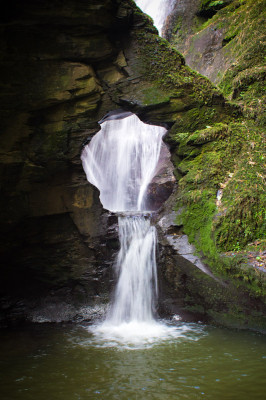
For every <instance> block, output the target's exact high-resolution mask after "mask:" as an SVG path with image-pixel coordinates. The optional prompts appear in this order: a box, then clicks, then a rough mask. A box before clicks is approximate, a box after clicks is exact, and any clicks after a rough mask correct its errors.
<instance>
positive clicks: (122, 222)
mask: <svg viewBox="0 0 266 400" xmlns="http://www.w3.org/2000/svg"><path fill="white" fill-rule="evenodd" d="M165 132H166V129H165V128H162V127H158V126H153V125H147V124H144V123H142V122H141V121H140V120H139V118H138V117H136V115H134V114H130V115H129V116H128V117H127V118H122V119H111V120H110V119H107V120H104V121H103V122H102V124H101V130H100V131H99V132H98V133H97V134H96V135H95V136H94V137H93V138H92V140H91V142H90V143H89V144H88V145H87V146H86V147H85V148H84V150H83V152H82V155H81V159H82V163H83V168H84V170H85V172H86V175H87V179H88V181H89V182H91V183H92V184H94V185H95V186H96V187H97V188H98V189H99V190H100V199H101V202H102V204H103V206H104V207H105V208H106V209H108V210H111V211H113V212H117V213H118V227H119V240H120V251H119V253H118V256H117V260H116V263H115V270H116V274H117V284H116V288H115V291H114V296H113V301H112V302H111V306H110V310H109V312H108V314H107V317H106V320H105V321H104V322H103V323H101V324H100V325H97V326H96V327H94V328H93V329H94V332H95V333H97V334H98V335H99V334H103V336H104V339H105V341H106V338H107V339H110V340H111V338H114V337H116V338H117V337H118V338H119V340H120V341H121V340H122V339H123V340H124V339H126V340H129V339H130V340H131V341H132V340H133V341H136V339H138V340H142V339H143V338H145V339H148V340H149V341H150V340H151V337H156V338H157V337H161V336H162V335H165V332H166V327H165V325H163V324H161V323H159V322H157V321H156V320H155V318H154V305H155V300H156V296H157V271H156V269H157V267H156V245H157V238H156V229H155V227H154V226H152V225H151V222H150V214H149V213H148V212H147V211H148V210H146V190H147V187H148V185H149V183H150V182H151V180H152V178H153V176H154V174H155V171H156V166H157V163H158V160H159V155H160V150H161V145H162V137H163V135H164V134H165ZM168 331H169V329H168ZM167 334H168V333H167Z"/></svg>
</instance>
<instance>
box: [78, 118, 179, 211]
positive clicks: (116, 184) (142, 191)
mask: <svg viewBox="0 0 266 400" xmlns="http://www.w3.org/2000/svg"><path fill="white" fill-rule="evenodd" d="M99 123H100V125H101V130H100V131H99V132H98V133H97V134H96V135H95V136H94V137H93V138H92V139H91V141H90V142H89V144H87V145H86V146H85V147H84V148H83V151H82V154H81V160H82V164H83V168H84V171H85V173H86V176H87V180H88V181H89V182H90V183H92V184H93V185H94V186H96V187H97V188H98V189H99V191H100V200H101V202H102V205H103V207H104V208H105V209H107V210H110V211H112V212H126V211H129V212H130V211H134V212H136V211H137V212H138V211H139V212H143V211H155V210H158V209H159V208H160V207H161V205H162V204H163V203H164V202H165V200H167V198H168V197H169V196H170V194H171V193H172V191H173V187H174V184H175V177H174V175H173V165H172V163H171V161H170V152H169V150H168V148H167V146H166V144H165V143H164V142H163V140H162V139H163V136H164V135H165V134H166V132H167V130H166V129H165V128H163V127H161V126H156V125H149V124H145V123H144V122H142V121H141V120H140V119H139V118H138V117H137V116H136V115H135V114H132V113H131V112H117V111H115V112H110V113H108V114H107V115H106V116H105V117H104V118H103V119H102V120H101V121H99Z"/></svg>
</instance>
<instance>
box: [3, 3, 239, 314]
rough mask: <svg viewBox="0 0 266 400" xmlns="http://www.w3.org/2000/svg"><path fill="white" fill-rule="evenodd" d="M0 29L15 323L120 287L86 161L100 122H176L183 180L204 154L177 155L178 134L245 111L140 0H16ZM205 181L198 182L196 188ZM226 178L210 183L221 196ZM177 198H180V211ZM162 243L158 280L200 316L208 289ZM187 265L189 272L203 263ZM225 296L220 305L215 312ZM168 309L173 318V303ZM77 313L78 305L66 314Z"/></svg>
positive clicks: (110, 223)
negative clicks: (120, 117)
mask: <svg viewBox="0 0 266 400" xmlns="http://www.w3.org/2000/svg"><path fill="white" fill-rule="evenodd" d="M0 29H1V61H0V68H1V79H0V80H1V94H0V112H1V152H0V171H1V214H0V222H1V227H2V229H1V232H2V236H1V249H0V250H1V260H2V265H3V267H2V269H1V272H0V273H1V278H2V279H1V285H0V290H1V296H2V299H3V301H2V305H3V310H4V314H5V315H8V318H13V317H14V318H15V319H16V318H17V317H18V316H20V317H23V313H26V316H28V314H29V309H32V310H33V314H34V310H36V309H38V307H42V308H43V310H47V309H49V307H50V309H51V310H52V309H53V304H55V303H56V302H58V301H61V302H63V303H64V304H66V305H70V304H71V305H75V304H77V305H78V304H84V303H86V304H91V305H95V304H96V303H97V299H98V298H99V297H100V300H101V301H102V300H103V299H104V298H105V297H108V294H109V292H110V289H111V287H112V272H111V268H110V266H111V263H112V260H113V257H114V255H115V253H116V251H117V245H118V244H117V233H116V225H115V223H116V220H115V217H113V216H110V215H109V214H108V212H107V211H106V210H103V208H102V206H101V204H100V201H99V193H98V191H97V190H96V189H95V188H94V187H92V186H91V185H90V184H89V183H88V182H87V181H86V178H85V174H84V172H83V170H82V167H81V162H80V153H81V150H82V147H83V145H84V144H85V143H87V141H88V140H90V138H91V137H92V136H93V135H94V134H95V133H96V132H97V131H98V130H99V124H98V121H99V120H101V119H102V118H103V117H104V116H105V115H106V114H107V113H108V112H109V111H113V110H116V109H124V110H128V111H131V112H134V113H136V114H137V115H138V116H139V117H140V118H141V119H142V120H144V121H145V122H148V123H153V124H160V125H164V126H166V127H168V128H171V127H172V128H171V132H170V135H169V139H168V141H169V143H170V145H171V147H172V153H173V160H174V162H175V166H176V171H175V173H176V176H177V178H178V179H180V176H186V175H187V172H188V169H187V168H186V167H185V166H184V164H183V166H180V161H182V159H184V158H186V157H187V156H188V154H187V151H188V150H189V151H190V150H192V152H194V153H193V154H194V155H196V154H198V150H199V147H198V144H197V140H196V141H195V138H193V143H192V148H191V149H190V147H189V149H187V147H186V146H183V147H182V146H181V150H180V146H179V144H180V143H181V139H182V140H185V141H186V136H184V135H183V136H182V132H185V133H187V134H188V135H190V134H191V132H194V131H196V130H200V132H201V130H202V129H203V130H204V129H206V127H207V129H208V126H211V125H213V124H215V123H217V124H220V123H223V124H225V125H226V124H229V123H231V122H232V121H233V120H234V119H235V118H236V117H239V116H240V113H239V109H238V108H236V107H234V106H232V105H231V104H229V103H226V101H225V99H224V97H223V95H222V94H221V92H220V91H219V90H218V89H217V88H215V87H214V86H213V85H212V83H211V82H210V81H209V80H207V79H206V78H204V77H203V76H201V75H199V74H198V73H196V72H194V71H191V70H190V69H189V68H188V67H187V66H186V65H185V61H184V57H183V56H182V55H181V54H180V53H178V52H177V51H175V50H174V49H173V48H172V47H171V46H170V45H169V43H168V42H167V41H166V40H164V39H161V38H159V37H158V36H157V31H156V29H155V28H154V27H153V25H152V23H151V21H150V19H149V18H148V17H147V16H144V15H143V14H142V13H141V12H140V10H139V9H138V8H137V7H136V6H135V3H134V2H133V1H131V0H124V1H122V0H94V1H90V2H88V1H85V0H78V1H75V2H74V1H72V0H65V1H61V0H53V1H50V2H45V1H44V0H37V1H36V0H35V1H33V0H26V1H24V2H23V3H22V2H20V1H15V0H13V1H10V2H9V3H7V4H6V5H5V8H4V9H3V13H2V14H1V25H0ZM219 132H220V131H219V130H218V133H217V132H216V130H215V132H214V137H215V138H217V135H218V136H219V135H220V134H221V139H222V138H223V137H224V133H223V131H221V132H220V133H219ZM180 135H181V138H180ZM207 136H208V135H207ZM204 138H205V136H204ZM196 139H197V138H196ZM204 140H205V139H204ZM194 141H195V143H194ZM204 143H205V142H204ZM189 145H190V143H189ZM194 145H195V147H196V150H194V147H193V146H194ZM193 154H192V159H193V158H194V155H193ZM202 165H203V167H204V168H205V164H199V168H202ZM208 165H209V164H208ZM217 166H218V164H217ZM193 168H194V167H193ZM193 168H191V169H192V171H194V169H193ZM208 168H209V167H208ZM180 174H181V175H180ZM187 179H188V177H187V178H184V180H187ZM206 179H207V178H206ZM184 180H183V182H184ZM197 180H198V178H197V179H196V180H195V179H194V176H192V185H193V184H194V183H195V182H196V184H197ZM203 181H204V180H203ZM218 183H219V182H216V181H215V182H214V183H213V185H214V186H213V187H212V192H211V196H212V197H215V196H214V193H215V189H216V188H217V185H218ZM190 184H191V182H190ZM180 187H181V189H182V181H181V186H180ZM186 188H188V191H190V190H191V188H190V186H189V185H187V186H186ZM150 189H151V191H152V192H154V193H155V192H156V190H155V189H156V188H152V187H151V188H150ZM192 189H193V190H191V193H193V196H194V188H192ZM180 193H181V195H182V193H183V192H182V190H181V192H180V191H179V192H178V191H177V192H176V193H175V194H174V197H173V199H174V200H173V201H174V204H176V203H177V202H178V201H179V195H180ZM193 196H192V197H193ZM181 197H182V196H181ZM188 197H189V196H188ZM193 198H194V197H193ZM194 200H195V199H194ZM211 201H213V199H211ZM207 204H208V203H207ZM173 208H176V206H174V205H173V206H171V210H170V209H169V210H168V209H167V207H166V211H165V212H166V213H170V212H171V211H172V209H173ZM175 224H176V223H174V225H175ZM181 225H182V224H181ZM181 225H180V226H181ZM208 227H209V225H208ZM174 229H175V228H174ZM191 238H192V240H193V237H192V236H191ZM163 241H164V240H162V246H165V249H166V250H165V251H166V253H164V252H162V257H164V258H163V259H165V260H166V259H167V260H168V261H167V263H165V264H163V265H162V268H161V271H162V275H161V276H162V279H163V280H164V282H166V283H165V284H166V286H167V287H168V286H169V288H170V289H167V290H165V293H166V292H167V293H168V294H165V298H167V296H168V297H169V296H170V297H169V298H173V297H176V298H177V299H179V300H177V303H178V302H179V303H180V307H181V308H182V307H183V308H186V307H190V309H191V302H193V301H195V302H196V301H197V300H196V299H201V298H202V297H201V296H200V295H199V293H200V291H201V290H202V288H201V286H200V285H198V286H197V285H195V290H194V289H193V290H192V286H191V283H190V282H191V280H190V279H188V280H187V282H188V283H189V284H188V285H186V282H185V278H184V273H182V268H183V266H180V267H178V262H177V260H176V255H174V256H173V257H172V255H171V254H170V253H171V252H172V250H169V248H168V245H165V244H163ZM199 243H201V242H199ZM169 252H170V253H169ZM169 257H170V259H169ZM181 259H182V257H181ZM173 260H174V261H173ZM179 261H180V259H179ZM182 265H183V264H182ZM189 265H190V266H189V267H188V269H189V270H191V268H192V269H193V268H194V269H195V268H196V267H193V265H192V264H189ZM180 268H181V270H180ZM180 271H181V272H180ZM197 274H201V278H195V279H196V281H197V282H200V281H201V280H202V279H203V280H204V278H203V276H204V275H202V274H204V273H203V272H201V271H199V272H197ZM185 275H186V274H185ZM191 279H192V278H191ZM195 279H194V278H193V279H192V282H194V281H195ZM167 282H168V283H167ZM180 285H181V286H183V289H182V290H181V291H179V292H178V288H180ZM186 288H187V290H188V291H187V292H186ZM185 292H186V293H189V296H188V297H189V301H188V303H186V300H185V298H186V296H185V297H184V296H183V294H184V293H185ZM177 293H179V294H177ZM182 299H183V300H182ZM223 301H224V300H221V299H218V300H217V302H216V303H217V304H216V306H215V307H214V309H215V310H216V311H217V310H219V309H220V308H221V304H222V303H223ZM166 303H167V301H166ZM210 303H211V302H210ZM63 308H64V309H66V307H63ZM162 308H163V309H164V310H163V312H165V310H166V309H167V306H166V307H162ZM12 310H13V313H12ZM240 310H241V307H240ZM174 311H176V309H175V310H174ZM51 313H52V314H53V312H52V311H51ZM204 313H205V314H206V312H205V311H204ZM204 313H203V314H204ZM207 314H208V315H209V317H210V315H211V313H210V312H209V313H207ZM73 315H75V310H74V311H73V310H72V309H71V310H70V311H69V313H66V315H65V317H64V318H65V319H70V318H72V317H73ZM23 318H24V317H23ZM64 318H63V319H64ZM215 318H216V317H215V316H214V317H213V319H215ZM33 319H34V318H33ZM48 319H49V318H48ZM51 319H52V320H62V317H60V316H56V317H53V318H50V320H51ZM216 319H217V318H216ZM35 320H36V318H35ZM37 320H38V318H37Z"/></svg>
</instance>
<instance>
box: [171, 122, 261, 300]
mask: <svg viewBox="0 0 266 400" xmlns="http://www.w3.org/2000/svg"><path fill="white" fill-rule="evenodd" d="M262 133H263V132H262V131H261V130H260V129H259V128H257V127H256V126H255V125H254V124H253V123H251V122H249V123H247V122H243V121H242V122H239V123H236V122H234V123H229V124H224V123H217V124H215V125H213V126H210V127H207V128H205V129H201V130H198V131H194V132H175V134H174V133H173V132H172V135H171V141H172V143H175V144H176V149H175V154H176V155H177V156H178V157H177V158H176V164H175V165H176V168H177V170H178V171H179V172H180V174H181V175H180V177H179V182H178V183H179V192H178V196H177V204H176V208H177V209H182V210H183V211H182V213H181V214H180V215H179V216H178V220H177V223H178V225H182V226H183V230H184V232H185V233H186V234H187V235H188V237H189V240H190V242H191V243H194V245H195V247H196V249H197V251H198V252H199V253H200V254H201V255H202V256H203V257H204V258H205V259H206V261H207V263H208V264H209V265H211V266H212V268H213V270H216V271H217V272H218V273H222V274H227V275H229V276H231V277H232V278H233V279H235V281H236V283H237V284H244V285H246V286H247V287H248V290H250V291H251V292H252V293H253V295H255V296H261V295H263V294H264V293H265V281H264V280H263V279H261V276H260V275H259V274H258V273H257V272H256V271H254V268H251V269H250V268H247V266H246V260H243V259H241V258H240V259H239V258H235V257H233V258H230V257H222V256H221V254H223V252H224V251H230V250H234V249H235V248H236V246H237V247H238V248H239V250H240V249H242V248H244V247H245V246H246V245H247V244H248V243H249V242H252V241H255V240H257V239H259V240H263V239H264V238H265V232H266V224H265V221H266V218H265V216H266V215H265V210H266V209H265V204H266V201H265V200H266V198H265V191H264V185H265V181H264V180H265V165H264V164H265V146H264V145H263V143H264V138H263V134H262ZM219 189H222V190H223V196H222V200H221V201H220V203H217V199H216V194H217V191H218V190H219Z"/></svg>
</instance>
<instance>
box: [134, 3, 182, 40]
mask: <svg viewBox="0 0 266 400" xmlns="http://www.w3.org/2000/svg"><path fill="white" fill-rule="evenodd" d="M135 3H136V4H137V5H138V6H139V8H141V10H142V11H143V12H144V13H145V14H148V15H149V16H150V17H151V18H152V19H153V22H154V25H155V26H156V28H157V29H158V31H159V34H160V35H161V34H162V29H163V25H164V22H165V20H166V18H167V16H168V15H169V14H170V13H171V11H172V10H173V6H174V0H152V1H151V0H135Z"/></svg>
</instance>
